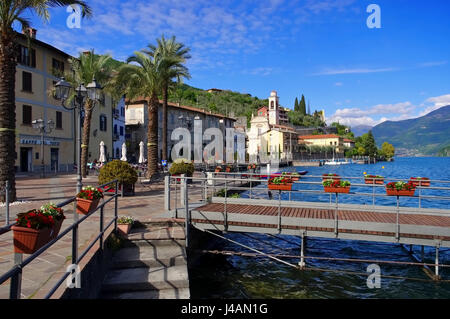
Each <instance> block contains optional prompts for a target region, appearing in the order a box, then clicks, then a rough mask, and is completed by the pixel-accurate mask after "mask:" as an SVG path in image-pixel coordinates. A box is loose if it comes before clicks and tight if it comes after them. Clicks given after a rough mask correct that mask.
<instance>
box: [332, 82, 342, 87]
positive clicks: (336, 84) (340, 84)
mask: <svg viewBox="0 0 450 319" xmlns="http://www.w3.org/2000/svg"><path fill="white" fill-rule="evenodd" d="M343 85H344V83H342V82H336V83H334V86H343Z"/></svg>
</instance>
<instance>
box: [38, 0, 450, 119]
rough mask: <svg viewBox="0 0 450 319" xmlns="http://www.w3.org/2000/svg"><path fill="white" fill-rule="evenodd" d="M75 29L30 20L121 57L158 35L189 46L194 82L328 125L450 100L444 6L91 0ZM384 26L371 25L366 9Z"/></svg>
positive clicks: (57, 19)
mask: <svg viewBox="0 0 450 319" xmlns="http://www.w3.org/2000/svg"><path fill="white" fill-rule="evenodd" d="M88 3H89V4H90V5H91V6H92V8H93V11H94V16H93V18H92V19H90V20H83V21H82V24H81V28H80V29H69V28H68V27H67V25H66V20H67V17H68V16H69V13H67V12H66V9H65V8H59V9H52V10H51V13H52V17H51V21H50V22H49V23H48V24H43V23H42V22H41V21H39V20H38V19H37V18H35V17H32V21H33V25H34V27H35V28H37V29H38V34H37V37H38V39H40V40H42V41H45V42H48V43H50V44H52V45H54V46H56V47H57V48H59V49H61V50H63V51H65V52H67V53H70V54H72V55H77V52H79V51H80V50H88V49H92V48H93V49H95V51H96V52H97V53H110V54H112V55H113V57H114V58H116V59H119V60H125V59H126V58H127V57H128V56H129V55H131V54H132V53H133V51H136V50H140V49H142V48H144V47H145V46H146V45H147V44H148V43H154V42H155V39H156V38H157V37H159V36H160V35H161V34H165V35H166V36H171V35H176V36H177V39H178V40H179V41H181V42H183V43H185V44H186V45H187V46H189V47H190V48H191V55H192V59H190V60H189V62H188V67H189V69H190V71H191V75H192V79H190V80H188V81H186V83H188V84H190V85H192V86H195V87H199V88H202V89H209V88H221V89H230V90H233V91H239V92H245V93H250V94H252V95H253V96H258V97H259V98H266V97H268V96H269V93H270V91H271V90H276V91H277V92H278V95H279V96H280V102H281V104H282V105H283V106H285V107H289V108H292V107H293V104H294V100H295V97H299V98H300V97H301V94H304V95H305V97H306V99H307V100H308V101H310V103H311V108H312V109H324V110H325V113H326V116H327V118H328V121H330V122H331V121H333V120H339V121H340V122H341V123H344V124H349V125H353V126H355V125H359V124H368V125H375V124H377V123H380V122H381V121H384V120H388V119H390V120H400V119H406V118H412V117H417V116H419V115H423V114H426V113H427V112H429V111H431V110H434V109H436V108H438V107H441V106H444V105H448V104H450V86H449V84H450V41H449V38H450V20H449V19H448V17H449V15H450V1H448V0H431V1H430V0H370V1H366V0H315V1H313V0H298V1H293V0H251V1H226V0H222V1H210V0H208V1H206V0H199V1H182V0H156V1H145V0H135V1H131V0H126V1H124V0H122V1H118V0H96V1H88ZM371 3H375V4H377V5H379V7H380V9H381V29H369V28H368V27H367V24H366V20H367V18H368V17H369V15H370V13H367V12H366V8H367V6H368V5H369V4H371Z"/></svg>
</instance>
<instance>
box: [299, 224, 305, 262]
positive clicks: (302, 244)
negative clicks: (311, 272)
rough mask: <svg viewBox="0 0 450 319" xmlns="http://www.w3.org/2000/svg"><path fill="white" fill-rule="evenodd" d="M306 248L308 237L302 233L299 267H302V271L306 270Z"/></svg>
mask: <svg viewBox="0 0 450 319" xmlns="http://www.w3.org/2000/svg"><path fill="white" fill-rule="evenodd" d="M305 248H306V236H305V232H303V233H302V242H301V244H300V262H299V263H298V265H299V266H300V269H302V270H303V269H305V267H306V262H305Z"/></svg>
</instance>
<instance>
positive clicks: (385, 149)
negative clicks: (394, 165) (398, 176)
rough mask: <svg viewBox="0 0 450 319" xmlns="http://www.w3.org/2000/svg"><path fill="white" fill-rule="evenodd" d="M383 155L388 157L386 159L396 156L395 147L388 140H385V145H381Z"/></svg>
mask: <svg viewBox="0 0 450 319" xmlns="http://www.w3.org/2000/svg"><path fill="white" fill-rule="evenodd" d="M380 153H381V155H383V156H384V157H386V159H390V158H392V157H394V155H395V148H394V146H393V145H392V144H389V143H388V142H384V143H383V145H381V151H380Z"/></svg>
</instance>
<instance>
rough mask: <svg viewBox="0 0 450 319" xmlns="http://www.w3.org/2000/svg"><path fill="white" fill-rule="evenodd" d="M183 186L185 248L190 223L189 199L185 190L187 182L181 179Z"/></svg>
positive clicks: (186, 189) (187, 245) (187, 243)
mask: <svg viewBox="0 0 450 319" xmlns="http://www.w3.org/2000/svg"><path fill="white" fill-rule="evenodd" d="M183 186H184V189H183V190H184V212H185V215H184V216H185V217H184V221H185V222H184V224H185V227H186V248H188V247H189V224H190V221H191V216H190V214H189V199H188V188H187V180H186V179H183Z"/></svg>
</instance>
